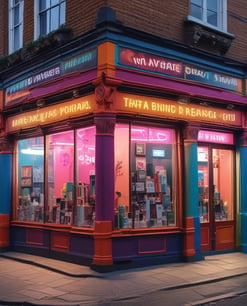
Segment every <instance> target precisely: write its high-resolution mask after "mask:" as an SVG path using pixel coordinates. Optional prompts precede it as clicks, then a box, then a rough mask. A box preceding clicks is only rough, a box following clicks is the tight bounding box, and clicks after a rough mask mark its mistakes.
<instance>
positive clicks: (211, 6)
mask: <svg viewBox="0 0 247 306" xmlns="http://www.w3.org/2000/svg"><path fill="white" fill-rule="evenodd" d="M217 6H218V0H207V9H208V10H210V11H214V12H216V11H217Z"/></svg>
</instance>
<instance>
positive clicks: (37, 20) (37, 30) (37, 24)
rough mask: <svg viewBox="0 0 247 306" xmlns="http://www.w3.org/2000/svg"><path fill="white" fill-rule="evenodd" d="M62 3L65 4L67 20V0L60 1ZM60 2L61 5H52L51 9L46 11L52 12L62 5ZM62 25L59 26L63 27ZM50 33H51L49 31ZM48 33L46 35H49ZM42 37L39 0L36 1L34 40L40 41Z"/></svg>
mask: <svg viewBox="0 0 247 306" xmlns="http://www.w3.org/2000/svg"><path fill="white" fill-rule="evenodd" d="M60 1H61V3H63V2H64V3H65V12H64V13H65V18H66V0H60ZM61 3H60V2H59V4H55V5H50V7H49V8H47V9H46V10H47V11H48V10H51V9H52V8H53V7H56V6H60V4H61ZM61 25H62V24H60V25H59V26H61ZM48 33H49V31H48ZM48 33H46V34H48ZM39 36H40V9H39V0H35V1H34V40H35V39H38V38H39Z"/></svg>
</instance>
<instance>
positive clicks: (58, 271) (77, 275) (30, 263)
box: [0, 254, 104, 278]
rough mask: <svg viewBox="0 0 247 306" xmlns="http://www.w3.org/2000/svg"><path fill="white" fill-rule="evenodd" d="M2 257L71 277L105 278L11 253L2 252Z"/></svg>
mask: <svg viewBox="0 0 247 306" xmlns="http://www.w3.org/2000/svg"><path fill="white" fill-rule="evenodd" d="M0 257H2V258H6V259H10V260H15V261H18V262H22V263H25V264H29V265H33V266H36V267H39V268H44V269H47V270H50V271H53V272H56V273H60V274H63V275H66V276H70V277H78V278H89V277H91V278H104V276H103V275H96V274H90V273H82V274H76V273H69V272H66V271H64V270H61V269H57V268H53V267H51V266H48V265H44V264H41V263H38V262H36V261H33V260H28V259H23V258H19V257H15V256H11V255H4V254H0Z"/></svg>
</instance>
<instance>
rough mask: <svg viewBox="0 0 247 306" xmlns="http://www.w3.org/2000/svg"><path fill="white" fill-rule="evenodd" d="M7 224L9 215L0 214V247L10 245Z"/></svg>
mask: <svg viewBox="0 0 247 306" xmlns="http://www.w3.org/2000/svg"><path fill="white" fill-rule="evenodd" d="M9 224H10V219H9V215H8V214H0V248H1V247H8V246H9V245H10V242H9Z"/></svg>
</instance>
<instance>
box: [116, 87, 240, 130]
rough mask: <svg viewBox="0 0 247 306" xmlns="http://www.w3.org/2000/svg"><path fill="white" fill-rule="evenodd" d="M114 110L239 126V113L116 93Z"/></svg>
mask: <svg viewBox="0 0 247 306" xmlns="http://www.w3.org/2000/svg"><path fill="white" fill-rule="evenodd" d="M115 106H116V110H121V111H127V112H131V113H137V114H147V115H155V116H161V117H164V118H178V119H184V120H193V121H205V122H214V123H218V124H229V125H237V126H241V113H240V112H238V111H233V110H222V109H217V108H212V107H204V106H200V105H194V104H179V103H178V102H174V101H171V100H163V99H158V98H151V97H144V96H136V95H129V94H123V93H117V98H116V101H115Z"/></svg>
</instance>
